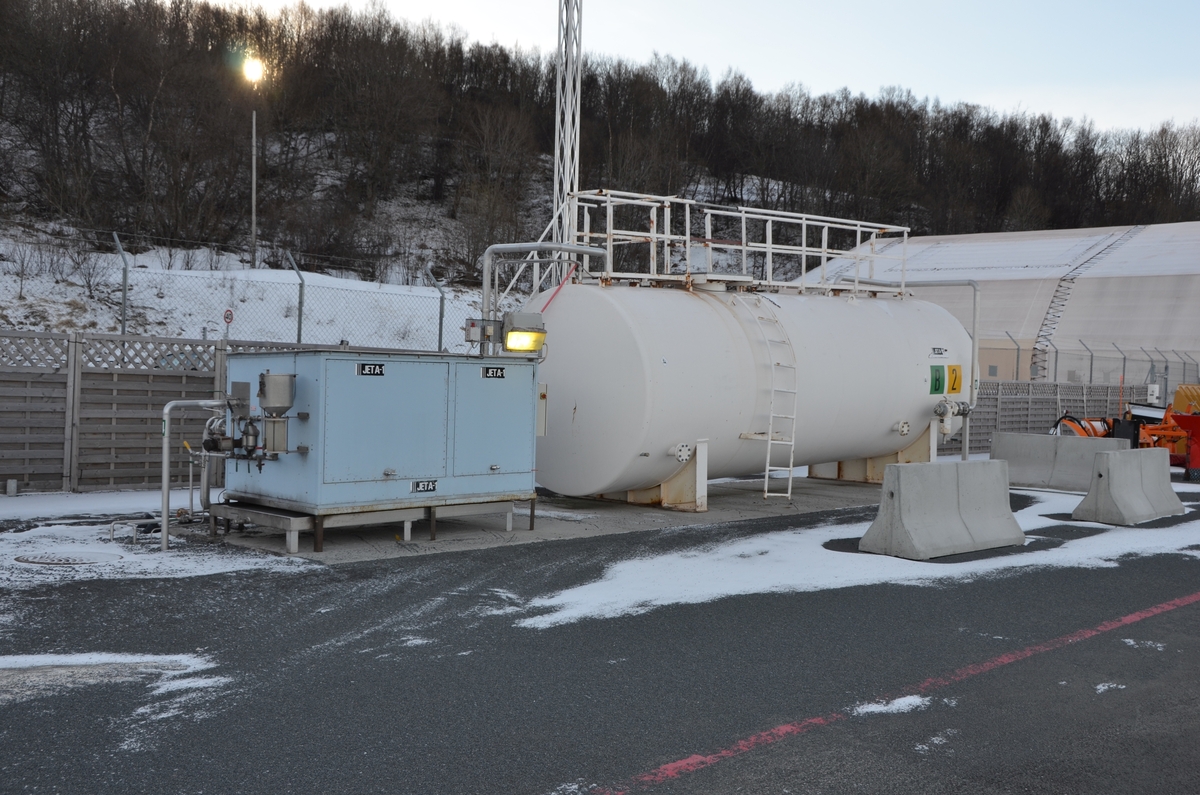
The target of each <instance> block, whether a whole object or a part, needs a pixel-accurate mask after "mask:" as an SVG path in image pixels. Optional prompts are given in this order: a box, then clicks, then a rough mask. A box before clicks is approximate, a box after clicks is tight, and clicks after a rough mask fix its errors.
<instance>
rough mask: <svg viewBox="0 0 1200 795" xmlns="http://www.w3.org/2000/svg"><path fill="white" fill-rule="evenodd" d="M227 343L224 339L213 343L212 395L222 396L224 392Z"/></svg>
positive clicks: (215, 396)
mask: <svg viewBox="0 0 1200 795" xmlns="http://www.w3.org/2000/svg"><path fill="white" fill-rule="evenodd" d="M228 351H229V343H228V342H227V341H225V340H217V341H216V342H214V343H213V369H214V370H215V372H214V373H213V397H214V398H223V397H225V393H226V391H227V390H226V384H225V357H226V356H227V355H228Z"/></svg>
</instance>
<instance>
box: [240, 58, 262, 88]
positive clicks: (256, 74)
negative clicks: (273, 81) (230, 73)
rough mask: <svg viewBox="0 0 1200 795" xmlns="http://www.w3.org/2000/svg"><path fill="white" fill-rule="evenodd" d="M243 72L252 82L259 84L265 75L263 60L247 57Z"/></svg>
mask: <svg viewBox="0 0 1200 795" xmlns="http://www.w3.org/2000/svg"><path fill="white" fill-rule="evenodd" d="M242 74H244V75H245V76H246V79H247V80H249V81H250V82H251V83H255V84H257V83H258V81H259V80H262V77H263V62H262V61H260V60H258V59H257V58H247V59H246V62H245V63H243V64H242Z"/></svg>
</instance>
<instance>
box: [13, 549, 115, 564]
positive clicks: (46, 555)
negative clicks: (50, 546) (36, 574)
mask: <svg viewBox="0 0 1200 795" xmlns="http://www.w3.org/2000/svg"><path fill="white" fill-rule="evenodd" d="M120 559H121V556H120V555H115V554H113V553H111V552H76V553H75V554H74V555H62V554H59V553H57V552H42V553H40V554H37V555H21V556H20V557H18V558H17V559H16V560H17V563H36V564H38V565H41V566H83V565H86V564H88V563H110V562H112V561H114V560H120Z"/></svg>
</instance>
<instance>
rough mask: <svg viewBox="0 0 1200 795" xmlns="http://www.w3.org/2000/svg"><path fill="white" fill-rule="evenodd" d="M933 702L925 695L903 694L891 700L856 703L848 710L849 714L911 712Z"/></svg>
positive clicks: (896, 713)
mask: <svg viewBox="0 0 1200 795" xmlns="http://www.w3.org/2000/svg"><path fill="white" fill-rule="evenodd" d="M932 702H933V699H931V698H928V697H927V696H903V697H901V698H894V699H892V700H891V701H876V702H873V703H870V704H858V705H856V706H855V707H854V708H852V709H851V710H850V714H851V715H898V714H900V713H902V712H912V711H913V710H917V709H925V708H926V707H928V706H929V705H930V704H931V703H932Z"/></svg>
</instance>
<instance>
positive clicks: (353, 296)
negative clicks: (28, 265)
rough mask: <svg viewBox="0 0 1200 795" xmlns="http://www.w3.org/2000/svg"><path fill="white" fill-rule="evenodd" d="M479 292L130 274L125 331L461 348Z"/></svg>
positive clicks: (267, 275) (224, 275)
mask: <svg viewBox="0 0 1200 795" xmlns="http://www.w3.org/2000/svg"><path fill="white" fill-rule="evenodd" d="M479 301H480V298H479V295H478V293H474V292H470V291H462V290H449V289H445V288H443V289H442V291H439V290H438V288H437V287H420V286H406V285H392V284H378V283H370V282H359V281H355V280H350V279H335V278H333V277H330V276H324V275H321V274H314V273H305V274H302V275H301V274H297V273H295V272H294V271H271V270H257V271H249V270H243V271H213V272H195V271H192V272H189V271H141V272H139V271H136V270H135V271H130V274H129V289H128V304H127V317H128V325H127V330H128V331H129V332H140V333H156V334H159V335H165V336H188V337H198V338H202V339H203V338H210V339H211V338H214V337H217V336H220V337H227V338H228V337H232V338H235V339H255V340H264V341H268V342H303V343H310V344H315V345H337V344H339V343H341V342H343V341H346V342H349V343H350V344H351V345H368V346H371V347H381V348H401V349H406V350H439V349H440V350H449V351H463V350H466V343H465V342H464V341H463V335H462V332H461V329H462V327H463V325H464V321H465V320H466V318H467V317H470V316H472V315H474V314H477V313H478V311H479V309H478V307H479Z"/></svg>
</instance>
